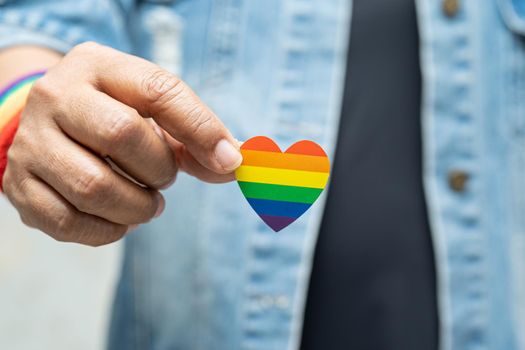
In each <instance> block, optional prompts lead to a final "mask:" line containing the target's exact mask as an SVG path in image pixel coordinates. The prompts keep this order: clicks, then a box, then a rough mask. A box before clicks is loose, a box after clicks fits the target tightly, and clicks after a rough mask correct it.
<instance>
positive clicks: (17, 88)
mask: <svg viewBox="0 0 525 350" xmlns="http://www.w3.org/2000/svg"><path fill="white" fill-rule="evenodd" d="M44 74H45V71H38V72H33V73H30V74H27V75H24V76H22V77H20V78H19V79H17V80H15V81H13V82H12V83H11V84H9V85H8V86H6V87H5V88H4V89H3V90H1V91H0V133H1V132H2V130H3V129H4V127H5V126H6V125H7V124H8V123H9V122H10V121H11V120H12V119H13V118H15V117H16V116H18V115H19V114H20V113H21V112H22V109H23V108H24V106H25V104H26V100H27V96H28V95H29V90H31V87H32V86H33V84H34V83H35V81H36V80H37V79H38V78H40V77H42V76H43V75H44Z"/></svg>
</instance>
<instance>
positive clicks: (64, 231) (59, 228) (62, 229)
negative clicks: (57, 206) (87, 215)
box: [53, 211, 75, 242]
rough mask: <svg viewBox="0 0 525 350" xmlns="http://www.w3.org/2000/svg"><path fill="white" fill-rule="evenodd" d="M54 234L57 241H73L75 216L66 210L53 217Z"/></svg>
mask: <svg viewBox="0 0 525 350" xmlns="http://www.w3.org/2000/svg"><path fill="white" fill-rule="evenodd" d="M54 227H55V229H54V231H55V232H54V236H53V238H55V239H56V240H57V241H60V242H73V241H75V239H74V237H75V218H74V216H73V215H72V214H71V213H70V212H68V211H66V212H63V213H61V214H59V215H58V216H56V217H55V219H54Z"/></svg>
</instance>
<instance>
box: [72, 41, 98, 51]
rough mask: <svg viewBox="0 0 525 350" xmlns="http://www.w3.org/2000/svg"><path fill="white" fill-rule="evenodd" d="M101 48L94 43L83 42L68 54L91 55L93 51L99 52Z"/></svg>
mask: <svg viewBox="0 0 525 350" xmlns="http://www.w3.org/2000/svg"><path fill="white" fill-rule="evenodd" d="M101 47H102V45H100V44H97V43H96V42H94V41H85V42H83V43H80V44H78V45H76V46H74V47H73V48H72V49H71V51H70V53H71V54H77V53H80V54H85V53H91V52H93V51H96V50H99V49H100V48H101Z"/></svg>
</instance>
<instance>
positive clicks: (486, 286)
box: [0, 0, 525, 350]
mask: <svg viewBox="0 0 525 350" xmlns="http://www.w3.org/2000/svg"><path fill="white" fill-rule="evenodd" d="M416 2H417V8H418V17H419V29H420V37H421V69H422V74H423V81H424V87H423V108H422V123H423V141H424V146H423V147H424V169H423V172H424V174H423V176H424V183H425V191H426V193H425V194H426V198H427V203H428V211H429V216H430V221H431V229H432V235H433V242H434V249H435V255H436V268H437V274H438V299H439V300H438V301H439V317H440V331H441V337H440V348H441V349H442V350H468V349H501V350H509V349H525V0H484V1H480V0H459V11H458V12H457V13H455V14H451V13H448V15H447V12H446V11H443V3H442V0H416ZM351 5H352V4H351V0H264V1H257V0H142V1H133V0H120V1H118V0H0V47H2V48H3V47H8V46H11V45H18V44H36V45H43V46H47V47H50V48H53V49H56V50H59V51H62V52H67V51H68V50H69V49H70V48H71V47H72V46H73V45H75V44H77V43H80V42H82V41H86V40H94V41H97V42H100V43H103V44H106V45H110V46H113V47H115V48H118V49H120V50H124V51H128V52H132V53H135V54H137V55H141V56H144V57H146V58H148V59H151V60H153V61H155V62H157V63H159V64H160V65H162V66H164V67H165V68H167V69H169V70H171V71H173V72H175V73H177V74H180V75H181V76H182V77H183V78H184V79H185V80H186V81H187V82H188V83H189V84H190V85H191V86H192V87H193V88H194V89H195V91H196V92H197V93H198V94H199V95H200V96H201V98H202V99H203V100H204V101H205V102H206V103H207V104H208V105H210V106H211V107H212V108H213V109H214V111H215V112H216V113H217V114H218V115H219V116H220V117H221V119H222V120H223V121H224V122H225V124H226V125H227V126H228V127H229V129H230V130H231V131H232V133H233V135H235V137H236V138H238V139H240V140H244V139H247V138H249V137H252V136H255V135H267V136H270V137H272V138H273V139H274V140H276V142H277V143H278V144H280V145H281V147H282V148H286V147H287V146H289V145H290V144H291V143H293V142H294V141H296V140H300V139H312V140H315V141H316V142H318V143H320V144H321V145H322V146H323V147H324V148H325V150H327V151H328V153H329V154H332V155H333V151H334V144H335V140H336V138H335V136H336V132H337V127H338V118H339V113H340V105H341V95H342V88H343V82H344V75H345V71H344V70H345V63H346V51H347V43H348V35H349V28H350V20H351V8H352V6H351ZM385 59H388V57H385ZM458 174H460V175H461V178H462V179H463V180H464V181H465V184H460V185H458V184H457V183H456V182H457V181H456V180H457V179H456V180H455V178H456V177H457V176H458ZM392 186H395V183H393V184H392ZM165 195H166V197H167V207H166V210H165V212H164V214H163V215H162V217H160V218H159V219H157V220H155V221H153V222H151V223H150V224H148V225H145V226H143V227H141V228H140V229H139V230H138V231H137V232H135V233H133V234H131V235H130V236H128V238H127V239H126V253H125V258H124V262H123V267H122V275H121V279H120V282H119V285H118V290H117V295H116V301H115V307H114V313H113V319H112V327H111V330H110V336H109V344H108V346H109V348H110V349H195V350H199V349H206V350H207V349H265V350H267V349H279V350H281V349H297V347H298V345H299V344H298V343H299V341H300V336H301V326H302V317H303V311H304V306H305V298H306V289H307V286H308V279H309V275H310V270H311V266H312V256H313V250H314V246H315V242H316V235H317V233H318V228H319V223H320V216H321V214H322V211H323V199H322V198H321V199H320V200H318V202H317V203H316V204H314V205H313V206H312V208H311V209H310V210H309V211H308V213H307V214H306V215H304V216H303V217H301V219H299V220H298V221H297V222H296V223H294V224H293V225H291V226H290V227H289V228H287V229H286V230H284V231H282V232H280V233H279V234H275V233H273V232H271V231H270V230H269V229H268V228H267V227H266V226H265V225H264V224H262V222H261V221H260V219H259V218H257V217H256V215H254V213H253V212H252V210H251V208H250V207H249V206H248V205H247V204H246V203H245V200H244V198H243V197H242V195H241V192H240V191H239V190H238V188H237V185H236V184H235V183H231V184H226V185H210V184H204V183H201V182H199V181H197V180H196V179H194V178H190V177H189V176H186V175H184V174H182V175H180V176H179V178H178V181H177V183H176V184H175V185H174V186H172V188H170V189H169V190H167V191H165ZM341 210H344V208H341ZM377 219H378V220H381V218H377ZM349 234H351V232H350V233H349ZM378 244H380V243H378ZM377 336H378V337H380V336H381V334H378V335H377Z"/></svg>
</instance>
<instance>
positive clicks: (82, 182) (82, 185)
mask: <svg viewBox="0 0 525 350" xmlns="http://www.w3.org/2000/svg"><path fill="white" fill-rule="evenodd" d="M109 190H110V183H109V180H108V179H107V176H105V174H104V173H103V172H101V171H94V172H91V173H86V174H84V175H83V176H81V177H79V178H78V180H77V181H76V183H75V187H74V191H75V193H76V196H77V197H78V199H79V204H78V206H77V207H78V209H79V210H80V211H90V210H91V209H94V208H95V207H100V206H101V205H102V204H103V203H104V202H105V199H104V198H105V197H106V196H107V195H108V193H109Z"/></svg>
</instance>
